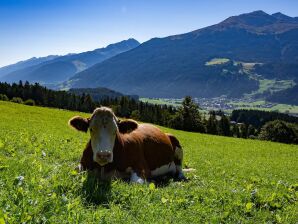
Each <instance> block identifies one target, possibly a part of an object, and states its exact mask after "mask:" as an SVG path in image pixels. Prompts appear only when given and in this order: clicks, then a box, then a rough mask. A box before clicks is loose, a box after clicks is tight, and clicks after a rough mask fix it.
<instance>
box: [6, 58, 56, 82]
mask: <svg viewBox="0 0 298 224" xmlns="http://www.w3.org/2000/svg"><path fill="white" fill-rule="evenodd" d="M57 57H59V56H58V55H49V56H47V57H40V58H36V57H33V58H30V59H28V60H25V61H19V62H17V63H15V64H12V65H7V66H4V67H1V68H0V78H1V77H3V76H5V75H7V74H9V73H11V72H14V71H17V70H20V69H23V68H26V67H30V66H34V65H37V64H40V63H43V62H46V61H50V60H53V59H55V58H57Z"/></svg>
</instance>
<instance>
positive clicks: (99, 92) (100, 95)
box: [68, 87, 139, 102]
mask: <svg viewBox="0 0 298 224" xmlns="http://www.w3.org/2000/svg"><path fill="white" fill-rule="evenodd" d="M68 92H70V93H73V94H75V95H82V94H89V95H90V96H91V97H92V99H93V100H94V101H98V102H99V101H101V100H103V99H108V98H109V99H115V98H119V97H121V96H124V94H122V93H119V92H116V91H114V90H111V89H108V88H101V87H98V88H80V89H70V90H68ZM129 97H131V98H134V99H136V100H138V98H139V97H138V96H136V95H134V96H129Z"/></svg>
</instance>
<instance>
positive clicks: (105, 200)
mask: <svg viewBox="0 0 298 224" xmlns="http://www.w3.org/2000/svg"><path fill="white" fill-rule="evenodd" d="M82 196H83V197H84V198H85V204H86V205H96V206H97V205H102V206H104V207H107V208H108V207H109V199H110V196H111V181H101V180H99V179H98V178H97V177H96V176H95V175H94V174H92V173H88V174H87V178H86V180H85V182H84V183H83V187H82Z"/></svg>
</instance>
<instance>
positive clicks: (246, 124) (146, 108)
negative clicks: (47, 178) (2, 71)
mask: <svg viewBox="0 0 298 224" xmlns="http://www.w3.org/2000/svg"><path fill="white" fill-rule="evenodd" d="M0 100H11V101H13V102H16V103H24V104H27V105H39V106H46V107H55V108H61V109H67V110H75V111H82V112H87V113H91V112H92V111H93V110H94V108H96V107H98V106H101V105H102V106H108V107H111V108H112V109H113V111H114V112H115V114H116V115H117V116H119V117H124V118H132V119H135V120H139V121H143V122H149V123H154V124H157V125H162V126H166V127H170V128H174V129H179V130H185V131H192V132H200V133H207V134H212V135H222V136H231V137H237V138H254V139H256V138H257V139H263V140H271V141H279V142H284V143H298V128H297V127H298V125H297V124H298V118H296V117H292V116H289V115H286V114H281V113H276V112H265V111H258V110H234V111H233V112H232V114H231V116H230V117H229V116H227V115H225V114H224V113H223V112H222V111H210V112H209V113H208V114H203V113H201V112H200V111H199V106H198V105H197V104H196V103H195V102H194V101H193V100H192V98H191V97H190V96H186V97H185V98H184V100H183V102H182V106H180V107H178V108H176V107H173V106H168V105H156V104H149V103H144V102H141V101H138V100H136V99H133V98H130V97H127V96H121V97H116V98H104V99H102V100H100V101H94V100H93V99H92V97H91V96H90V95H89V94H80V95H75V94H73V93H70V92H67V91H54V90H50V89H47V88H46V87H43V86H41V85H39V84H38V83H35V84H29V82H25V83H24V84H23V83H22V82H21V81H20V82H19V83H18V84H16V83H13V84H8V83H1V82H0ZM270 122H271V123H270Z"/></svg>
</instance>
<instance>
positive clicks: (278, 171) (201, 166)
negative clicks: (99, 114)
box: [0, 101, 298, 223]
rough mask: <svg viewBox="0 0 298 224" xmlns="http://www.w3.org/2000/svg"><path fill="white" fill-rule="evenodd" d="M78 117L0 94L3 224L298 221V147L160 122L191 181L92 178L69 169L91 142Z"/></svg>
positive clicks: (0, 179) (0, 202)
mask: <svg viewBox="0 0 298 224" xmlns="http://www.w3.org/2000/svg"><path fill="white" fill-rule="evenodd" d="M75 114H78V113H76V112H69V111H62V110H56V109H48V108H39V107H29V106H23V105H18V104H13V103H7V102H2V101H0V116H1V119H0V195H1V197H0V223H1V220H2V221H3V219H5V220H6V221H8V222H9V223H21V222H34V223H35V222H46V221H48V222H49V223H57V222H59V223H76V222H78V223H82V222H85V223H110V222H113V223H138V222H139V223H144V222H145V223H170V222H174V223H202V222H206V221H207V222H213V223H217V222H244V223H245V222H247V223H261V222H282V223H294V222H296V221H297V220H298V217H297V214H298V206H297V197H298V192H297V190H298V189H297V188H298V185H297V183H298V176H297V175H298V159H297V158H298V148H297V146H294V145H284V144H277V143H271V142H261V141H253V140H243V139H235V138H226V137H219V136H209V135H203V134H196V133H187V132H183V131H176V130H170V129H166V128H163V129H164V130H165V131H167V132H171V133H173V134H175V135H176V136H177V137H178V138H179V139H180V141H181V143H182V145H183V147H184V149H185V163H186V164H187V165H189V166H191V167H193V168H195V169H196V171H195V172H193V173H189V174H188V175H187V176H188V177H189V178H190V181H189V182H187V183H179V182H169V183H168V185H166V186H160V187H156V188H155V187H154V186H153V185H149V186H147V185H143V186H138V185H130V184H127V183H123V182H121V181H115V182H112V183H111V185H109V184H102V183H99V184H96V183H95V182H94V181H93V180H92V178H88V177H87V174H85V173H83V174H78V173H76V172H75V171H74V170H73V168H74V167H75V166H76V165H77V163H78V160H79V158H80V155H81V152H82V150H83V148H84V145H85V143H86V141H87V139H88V136H87V134H83V133H79V132H76V131H74V130H73V129H71V128H69V127H68V126H67V121H68V119H69V118H70V117H72V116H73V115H75ZM85 116H87V115H85ZM19 176H23V177H24V180H23V181H21V180H18V179H16V177H19ZM295 184H296V185H295Z"/></svg>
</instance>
